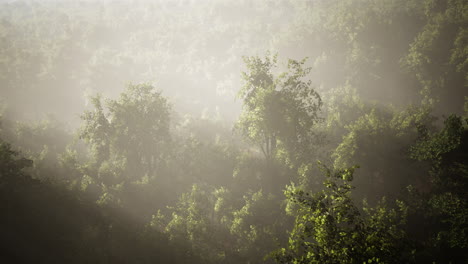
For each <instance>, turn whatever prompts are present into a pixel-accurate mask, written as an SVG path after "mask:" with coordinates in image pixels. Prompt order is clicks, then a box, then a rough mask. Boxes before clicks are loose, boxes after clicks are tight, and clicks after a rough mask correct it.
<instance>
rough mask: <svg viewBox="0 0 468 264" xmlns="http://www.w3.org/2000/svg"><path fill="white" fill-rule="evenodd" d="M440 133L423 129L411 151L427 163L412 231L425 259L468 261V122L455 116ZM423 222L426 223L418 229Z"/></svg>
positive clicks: (416, 190)
mask: <svg viewBox="0 0 468 264" xmlns="http://www.w3.org/2000/svg"><path fill="white" fill-rule="evenodd" d="M444 123H445V125H444V128H443V129H442V130H441V131H438V132H436V133H429V132H428V131H427V130H424V129H423V130H422V132H421V138H420V140H419V141H418V142H417V143H416V144H415V145H414V146H413V148H412V149H411V150H412V151H411V156H412V157H413V158H414V159H417V160H421V161H427V162H428V163H429V165H430V169H429V171H428V173H427V174H426V177H427V178H426V181H425V182H424V183H425V184H424V185H419V186H411V187H410V189H409V190H410V196H409V197H408V199H409V201H410V202H411V203H413V212H412V215H411V216H412V217H413V219H412V221H413V222H412V225H415V226H417V228H415V229H413V230H412V231H413V232H415V236H418V237H420V241H421V244H422V245H421V247H422V248H425V249H426V250H422V253H421V258H422V259H425V258H429V259H431V258H432V259H434V260H436V261H440V262H442V261H443V262H446V261H452V262H453V263H458V262H464V261H467V260H468V255H467V253H466V252H467V251H466V249H467V248H468V199H467V196H466V190H467V188H468V126H467V125H468V123H467V119H466V118H465V119H463V118H461V117H459V116H455V115H451V116H449V117H448V118H447V119H446V120H445V122H444ZM418 222H419V223H421V222H422V223H423V224H422V225H420V226H418V225H419V224H418Z"/></svg>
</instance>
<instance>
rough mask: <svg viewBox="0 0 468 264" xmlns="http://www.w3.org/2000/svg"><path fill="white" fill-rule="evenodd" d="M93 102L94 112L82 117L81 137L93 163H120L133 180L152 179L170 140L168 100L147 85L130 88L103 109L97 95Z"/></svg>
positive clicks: (161, 163)
mask: <svg viewBox="0 0 468 264" xmlns="http://www.w3.org/2000/svg"><path fill="white" fill-rule="evenodd" d="M92 103H93V107H94V110H93V111H86V112H85V113H84V115H83V116H82V119H83V121H84V124H83V127H82V129H81V132H80V137H81V138H82V139H84V140H85V141H86V142H88V143H89V144H91V146H92V148H93V151H94V155H95V159H96V161H97V162H98V163H103V162H104V161H108V162H111V163H115V162H119V163H123V164H124V165H123V166H124V168H125V171H126V173H127V174H133V175H132V176H133V177H142V176H144V175H147V176H154V174H155V173H156V171H157V169H158V168H159V167H161V166H163V165H164V164H163V162H164V157H165V155H167V153H168V151H169V149H168V148H169V144H170V141H171V139H170V134H169V126H170V117H169V112H170V106H169V104H168V102H167V99H166V98H164V97H163V96H162V95H161V94H160V93H159V92H157V91H155V88H154V87H152V86H150V85H130V86H129V87H128V88H127V90H126V91H125V92H124V93H122V94H121V95H120V98H119V99H118V100H108V101H107V102H106V108H104V107H103V105H102V102H101V98H100V97H99V96H97V97H94V98H92ZM129 176H130V175H129Z"/></svg>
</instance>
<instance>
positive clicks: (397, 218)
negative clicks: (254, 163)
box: [273, 167, 411, 263]
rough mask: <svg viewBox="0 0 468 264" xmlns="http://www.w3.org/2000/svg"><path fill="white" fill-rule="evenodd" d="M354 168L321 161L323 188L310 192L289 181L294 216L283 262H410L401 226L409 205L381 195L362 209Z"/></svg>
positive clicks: (279, 255)
mask: <svg viewBox="0 0 468 264" xmlns="http://www.w3.org/2000/svg"><path fill="white" fill-rule="evenodd" d="M354 169H355V168H350V169H345V170H341V171H337V172H333V171H330V170H329V169H328V168H326V167H323V172H324V174H325V176H326V177H327V179H326V180H325V181H324V183H323V184H324V186H325V189H324V190H323V191H320V192H316V193H309V192H306V191H303V190H301V189H300V188H297V187H294V185H292V186H289V187H288V188H287V189H286V191H285V195H286V197H287V199H288V202H289V203H290V205H289V206H290V213H292V214H293V215H295V217H296V221H295V224H294V228H293V230H292V232H291V235H290V238H289V245H288V247H287V248H282V249H280V250H278V251H277V252H276V253H275V254H273V257H274V258H275V259H276V260H277V261H278V262H279V263H409V262H411V258H410V255H411V251H410V248H409V247H408V242H407V241H408V238H407V237H406V234H405V232H404V231H403V229H402V226H404V224H405V218H406V210H407V206H406V205H405V204H404V203H401V202H397V204H398V206H397V208H396V209H392V208H391V207H389V206H388V205H387V203H386V202H385V199H383V200H382V201H381V202H380V203H379V204H378V205H377V206H376V207H375V208H369V207H367V206H365V207H364V212H363V213H361V212H360V210H359V208H358V207H356V206H355V204H354V202H353V201H352V199H351V190H352V189H353V186H352V185H351V184H350V182H351V181H352V180H353V175H354Z"/></svg>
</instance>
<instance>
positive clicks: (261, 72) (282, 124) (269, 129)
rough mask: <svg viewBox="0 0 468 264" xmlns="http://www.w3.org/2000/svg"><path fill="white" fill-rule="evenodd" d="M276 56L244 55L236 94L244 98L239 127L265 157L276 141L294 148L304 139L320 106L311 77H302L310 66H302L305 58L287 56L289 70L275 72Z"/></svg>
mask: <svg viewBox="0 0 468 264" xmlns="http://www.w3.org/2000/svg"><path fill="white" fill-rule="evenodd" d="M276 57H277V56H276V55H274V56H271V57H269V56H268V55H267V56H266V57H265V59H261V58H259V57H246V58H244V62H245V64H246V67H247V72H243V73H242V78H243V80H244V86H243V87H242V89H241V90H240V91H239V94H238V96H239V97H240V98H241V99H242V100H243V111H242V114H241V117H240V120H239V122H238V128H239V129H240V130H241V131H242V133H243V135H244V136H246V137H247V138H248V139H249V140H251V141H252V142H254V143H255V144H257V145H258V146H259V147H260V149H261V150H262V152H263V154H264V155H265V158H266V159H267V160H271V159H273V158H274V156H275V155H276V152H277V147H278V144H281V145H282V146H284V147H286V148H289V150H295V149H298V148H299V146H300V145H302V144H304V143H306V142H307V141H308V140H309V136H310V132H311V128H312V126H313V125H314V124H315V123H317V122H318V121H319V120H320V118H319V116H318V114H319V110H320V107H321V106H322V101H321V99H320V96H319V94H318V93H317V92H316V91H315V90H314V89H313V88H312V84H311V81H310V80H304V77H306V76H307V74H308V73H309V72H310V70H311V68H308V67H304V64H305V61H306V59H304V60H302V61H295V60H289V62H288V66H287V68H288V71H287V72H284V73H281V74H279V75H278V76H274V74H273V70H274V68H275V67H276V64H277V58H276Z"/></svg>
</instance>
